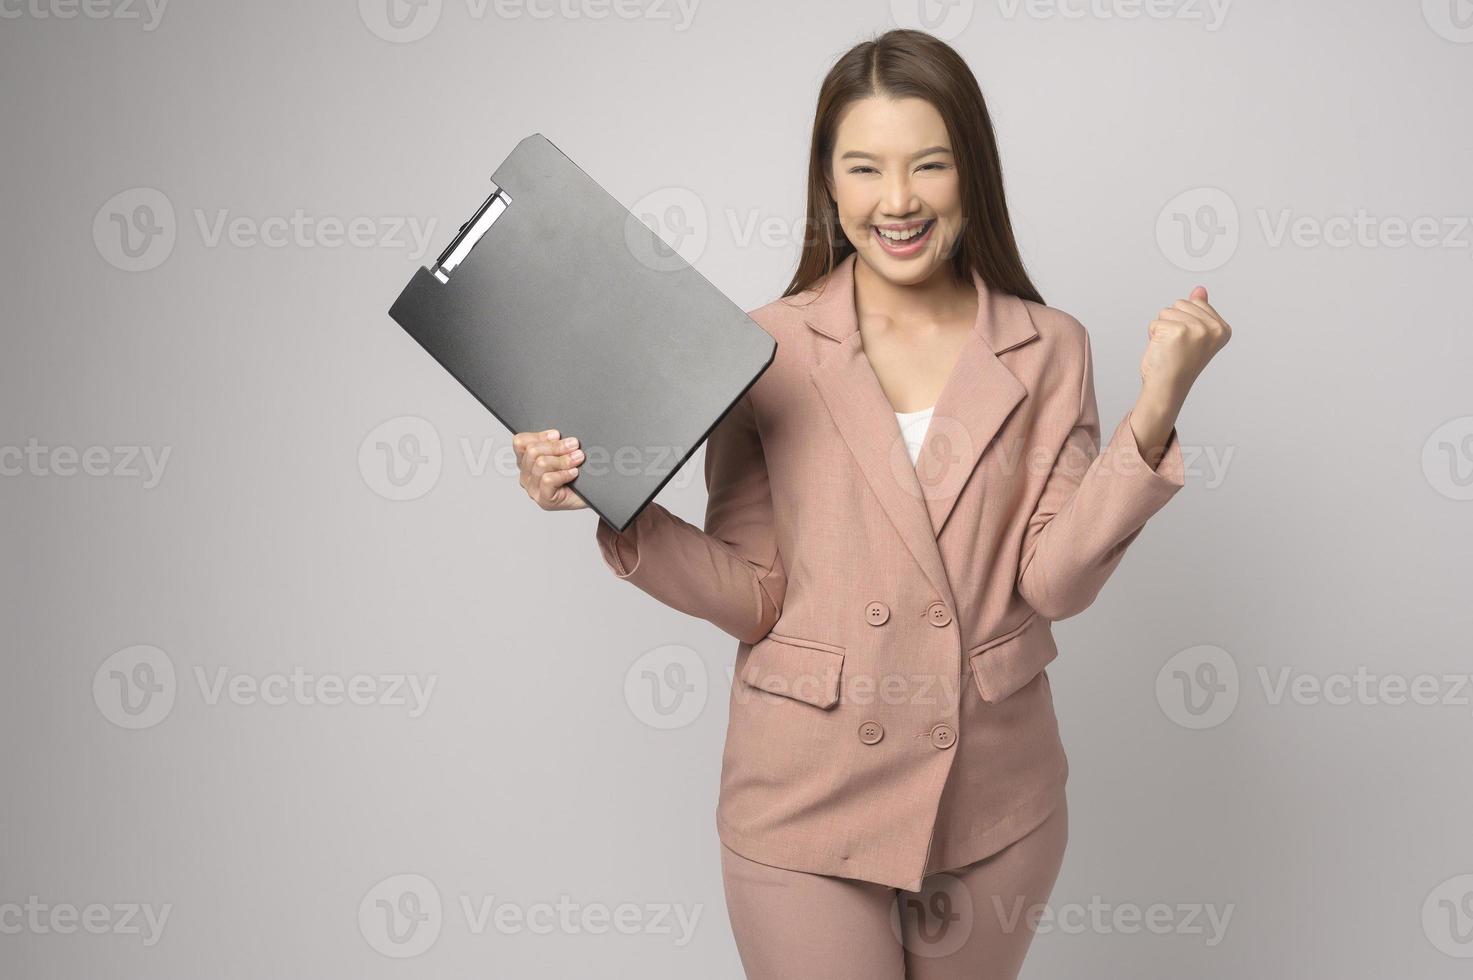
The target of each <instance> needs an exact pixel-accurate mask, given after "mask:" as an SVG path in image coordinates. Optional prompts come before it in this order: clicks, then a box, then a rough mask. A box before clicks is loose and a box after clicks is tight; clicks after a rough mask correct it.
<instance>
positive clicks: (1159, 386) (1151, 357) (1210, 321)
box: [1141, 286, 1233, 408]
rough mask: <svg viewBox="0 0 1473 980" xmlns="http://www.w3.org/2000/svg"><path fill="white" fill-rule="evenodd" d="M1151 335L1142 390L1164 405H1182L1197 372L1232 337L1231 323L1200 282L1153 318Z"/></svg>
mask: <svg viewBox="0 0 1473 980" xmlns="http://www.w3.org/2000/svg"><path fill="white" fill-rule="evenodd" d="M1150 334H1151V339H1150V342H1149V343H1147V344H1146V353H1145V355H1144V356H1142V357H1141V390H1142V394H1143V396H1145V397H1148V398H1149V399H1150V400H1152V401H1155V402H1157V403H1158V404H1161V405H1163V406H1164V405H1169V406H1172V407H1173V408H1180V407H1181V404H1182V402H1184V401H1186V397H1187V392H1188V391H1190V390H1191V387H1192V384H1193V382H1195V381H1196V380H1197V375H1199V374H1201V373H1202V369H1203V368H1205V367H1206V366H1207V362H1208V361H1210V360H1212V357H1213V355H1215V354H1216V353H1217V352H1218V351H1220V350H1222V348H1223V347H1224V346H1225V345H1226V344H1227V342H1228V340H1229V339H1231V338H1232V335H1233V329H1232V327H1229V326H1228V325H1227V321H1225V320H1223V318H1222V317H1221V316H1219V315H1218V313H1217V311H1216V310H1214V309H1213V308H1212V307H1211V305H1210V304H1208V302H1207V289H1206V287H1203V286H1198V287H1197V288H1196V289H1193V290H1192V295H1191V296H1190V297H1189V298H1187V299H1179V300H1177V301H1176V302H1175V303H1173V304H1172V305H1170V306H1168V307H1166V308H1165V309H1163V310H1162V311H1161V313H1160V314H1159V315H1158V316H1157V318H1156V319H1155V320H1153V321H1152V322H1151V327H1150Z"/></svg>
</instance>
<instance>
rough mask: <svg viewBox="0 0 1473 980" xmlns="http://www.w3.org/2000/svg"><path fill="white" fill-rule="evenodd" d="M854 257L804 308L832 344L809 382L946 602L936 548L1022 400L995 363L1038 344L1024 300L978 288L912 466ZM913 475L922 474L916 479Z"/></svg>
mask: <svg viewBox="0 0 1473 980" xmlns="http://www.w3.org/2000/svg"><path fill="white" fill-rule="evenodd" d="M856 261H858V260H857V257H856V256H855V254H853V253H851V254H850V255H848V256H847V257H846V258H845V259H844V260H843V261H842V262H840V263H839V264H838V265H837V266H835V268H834V270H833V272H831V273H830V274H829V276H828V277H827V280H826V284H825V285H824V288H823V291H822V292H821V293H820V294H819V295H818V297H817V298H816V299H814V300H813V301H812V302H811V303H810V304H809V305H808V306H807V307H806V308H805V320H806V322H807V323H808V326H809V327H810V328H811V329H813V330H814V331H816V332H817V333H820V334H822V335H824V336H825V337H827V338H829V339H830V340H833V341H836V345H835V346H834V347H832V349H830V350H829V351H828V352H827V353H825V354H823V355H822V356H821V357H820V360H819V363H818V364H817V365H816V366H815V367H814V368H813V369H812V370H810V372H809V378H810V380H811V381H812V382H813V384H814V386H815V387H816V388H817V389H818V392H819V394H820V395H821V396H822V397H823V400H824V403H825V405H827V407H828V410H829V414H830V415H831V416H832V417H833V420H834V425H835V426H836V427H837V428H838V430H839V434H840V436H841V437H842V438H843V440H844V443H845V445H846V446H847V448H848V449H849V451H850V453H852V454H853V456H854V458H855V461H856V463H857V464H858V465H859V468H860V471H861V472H862V473H863V474H864V478H865V481H866V482H867V483H868V484H869V486H870V489H871V490H872V491H873V492H874V494H875V496H876V497H877V498H878V499H879V501H880V505H881V506H882V507H883V508H884V510H885V513H886V514H887V515H888V516H889V518H890V521H891V523H893V524H894V525H895V529H896V530H897V531H898V532H899V533H900V537H901V538H902V540H904V542H905V545H906V547H907V548H908V549H909V550H910V552H911V554H912V555H914V556H915V559H916V561H917V562H918V563H919V564H920V566H921V568H922V569H923V570H924V571H925V573H926V576H927V578H929V579H930V580H931V583H932V584H933V585H934V586H935V587H936V589H937V590H938V592H939V593H940V594H941V595H942V596H945V597H946V598H947V600H948V601H950V599H951V591H950V582H949V580H948V579H947V576H946V569H945V566H944V564H943V563H942V559H941V553H940V549H939V548H938V546H937V543H936V539H937V537H938V536H939V534H940V533H941V529H942V527H944V526H945V523H946V518H947V517H948V516H949V515H950V513H951V510H952V507H953V506H954V504H955V502H956V499H957V497H958V496H959V495H960V493H961V490H962V487H963V486H964V485H965V484H966V481H967V478H968V476H969V475H970V474H971V472H972V470H973V469H974V468H975V467H976V465H977V462H978V460H979V459H980V458H981V456H982V453H983V451H984V450H985V449H986V448H987V446H988V444H989V443H991V441H992V438H993V436H994V435H996V434H997V431H998V429H1000V428H1001V427H1002V425H1003V423H1004V422H1005V421H1006V420H1007V417H1008V415H1009V414H1011V412H1012V410H1013V408H1014V407H1015V406H1016V405H1017V404H1018V402H1020V401H1022V400H1023V397H1024V395H1025V394H1026V391H1025V389H1024V387H1023V384H1022V382H1020V381H1019V380H1018V379H1017V377H1015V376H1014V375H1013V373H1012V372H1011V371H1009V370H1008V369H1007V367H1006V365H1004V364H1003V363H1002V361H1001V360H999V359H998V357H997V355H998V353H1000V352H1001V351H1003V350H1008V349H1010V348H1012V347H1016V346H1017V345H1019V344H1021V343H1024V342H1026V341H1028V340H1031V339H1032V338H1034V337H1036V336H1037V335H1038V332H1037V330H1036V329H1035V328H1034V326H1033V321H1032V318H1031V317H1029V315H1028V310H1027V308H1026V307H1025V306H1024V305H1023V302H1022V300H1020V299H1018V298H1017V297H1014V296H1009V295H1007V294H1005V293H1001V292H994V291H991V290H988V289H987V286H986V284H985V283H983V282H982V280H981V277H980V276H978V275H976V274H975V273H974V274H973V281H974V282H975V284H976V287H977V298H978V307H977V322H976V324H974V327H973V333H972V335H971V336H969V337H968V338H967V340H966V342H965V343H964V344H963V345H962V349H961V352H960V354H959V355H958V357H957V363H956V367H955V368H954V369H953V370H952V373H951V374H950V376H949V377H948V378H947V381H946V384H945V386H944V387H943V388H942V391H941V395H940V397H939V398H938V399H937V402H936V410H935V412H934V414H933V416H932V419H931V423H930V425H929V427H928V428H927V430H926V436H925V439H924V441H923V442H922V444H921V456H920V461H919V464H918V465H912V464H911V461H910V456H909V455H908V454H907V453H906V450H905V444H904V441H903V439H902V438H901V433H900V424H899V422H897V421H896V419H895V410H894V406H892V405H891V404H890V400H889V399H888V398H887V397H886V396H885V391H884V389H883V388H882V387H881V386H880V380H879V378H878V377H877V376H876V375H875V373H874V368H873V367H872V366H871V365H870V362H869V358H868V357H867V356H866V355H865V353H864V348H863V344H862V337H861V334H860V332H859V319H858V314H857V311H856V309H855V303H854V264H855V262H856ZM917 470H919V471H920V472H919V473H918V472H917Z"/></svg>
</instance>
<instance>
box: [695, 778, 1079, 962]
mask: <svg viewBox="0 0 1473 980" xmlns="http://www.w3.org/2000/svg"><path fill="white" fill-rule="evenodd" d="M1068 838H1069V815H1068V807H1067V804H1065V803H1064V802H1063V801H1060V803H1059V805H1058V807H1057V808H1056V809H1055V810H1054V811H1053V813H1051V814H1050V815H1049V816H1048V817H1047V818H1046V819H1045V820H1044V822H1043V823H1041V824H1039V825H1038V827H1036V828H1034V829H1033V830H1032V831H1030V832H1029V833H1028V834H1026V835H1025V836H1024V837H1022V838H1021V839H1019V840H1017V841H1015V842H1013V843H1012V844H1009V845H1008V846H1007V847H1005V848H1003V849H1002V850H1001V851H998V852H997V853H996V854H993V855H991V856H989V857H986V858H983V859H982V860H981V861H978V862H976V863H975V864H969V865H967V866H966V867H964V868H958V869H956V870H953V871H942V872H936V873H935V874H931V875H928V876H927V877H926V878H925V880H924V881H923V882H922V884H921V890H920V891H918V892H911V891H903V890H898V889H895V888H890V887H888V886H886V885H881V884H876V883H875V882H869V881H858V880H856V879H853V878H840V877H835V876H830V875H819V874H809V873H807V872H803V871H789V870H787V869H785V868H775V867H772V866H771V865H766V864H760V863H758V862H756V861H752V860H749V859H748V858H744V857H742V856H741V855H740V854H737V853H736V852H735V851H733V850H731V849H730V848H729V847H727V846H726V845H725V844H723V845H721V874H722V881H723V885H724V888H725V892H726V908H727V913H728V915H729V916H730V917H731V928H732V933H733V935H734V936H735V937H736V943H737V952H738V953H739V954H740V956H741V960H742V967H743V968H744V969H745V970H746V974H747V980H963V978H965V980H1015V978H1016V977H1017V976H1018V971H1019V970H1020V969H1021V968H1022V966H1023V957H1024V956H1025V955H1026V954H1027V952H1028V946H1029V943H1030V942H1031V941H1032V939H1033V927H1034V925H1035V923H1036V921H1037V915H1038V914H1039V912H1040V911H1041V910H1042V907H1043V903H1044V902H1045V901H1047V899H1048V896H1049V893H1050V892H1052V891H1053V887H1054V882H1055V880H1056V879H1057V878H1058V875H1059V868H1060V866H1061V865H1062V864H1063V860H1064V848H1065V845H1066V844H1067V842H1068Z"/></svg>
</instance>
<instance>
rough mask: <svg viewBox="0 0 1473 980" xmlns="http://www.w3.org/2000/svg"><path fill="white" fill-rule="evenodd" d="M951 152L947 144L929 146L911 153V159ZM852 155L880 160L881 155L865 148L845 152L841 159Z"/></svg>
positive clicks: (846, 158)
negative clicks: (868, 151) (866, 150)
mask: <svg viewBox="0 0 1473 980" xmlns="http://www.w3.org/2000/svg"><path fill="white" fill-rule="evenodd" d="M950 152H951V149H950V148H949V147H945V146H928V147H926V148H925V149H924V150H919V151H917V152H916V153H913V154H911V159H912V160H919V159H920V158H921V157H927V156H930V155H931V154H932V153H950ZM850 157H859V158H863V159H865V160H878V159H879V157H877V156H875V155H874V154H873V153H866V152H864V151H863V150H850V151H849V152H847V153H845V154H843V155H842V156H840V157H839V159H840V160H848V159H849V158H850Z"/></svg>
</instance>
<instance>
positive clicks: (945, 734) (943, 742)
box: [931, 722, 956, 749]
mask: <svg viewBox="0 0 1473 980" xmlns="http://www.w3.org/2000/svg"><path fill="white" fill-rule="evenodd" d="M931 744H932V745H934V746H936V747H937V748H938V749H949V748H951V747H952V746H953V745H955V744H956V729H955V728H952V727H951V726H950V725H948V724H946V723H945V722H942V723H941V724H939V725H937V726H936V727H935V728H933V729H931Z"/></svg>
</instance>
